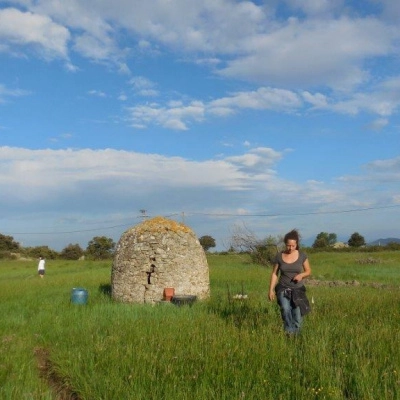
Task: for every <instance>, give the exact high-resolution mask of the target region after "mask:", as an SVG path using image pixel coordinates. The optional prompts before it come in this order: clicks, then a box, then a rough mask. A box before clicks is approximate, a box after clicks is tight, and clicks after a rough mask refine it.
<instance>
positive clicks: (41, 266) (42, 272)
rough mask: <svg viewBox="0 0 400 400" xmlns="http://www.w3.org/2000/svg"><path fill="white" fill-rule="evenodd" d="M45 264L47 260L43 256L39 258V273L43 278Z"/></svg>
mask: <svg viewBox="0 0 400 400" xmlns="http://www.w3.org/2000/svg"><path fill="white" fill-rule="evenodd" d="M45 264H46V261H45V260H44V258H43V257H40V258H39V264H38V274H39V276H40V277H41V278H43V277H44V273H45Z"/></svg>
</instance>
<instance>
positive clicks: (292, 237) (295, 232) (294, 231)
mask: <svg viewBox="0 0 400 400" xmlns="http://www.w3.org/2000/svg"><path fill="white" fill-rule="evenodd" d="M288 240H295V241H296V244H297V246H296V250H298V249H299V242H300V234H299V232H298V230H297V229H292V230H291V231H290V232H288V233H287V234H286V235H285V236H284V238H283V241H284V243H285V244H287V242H288Z"/></svg>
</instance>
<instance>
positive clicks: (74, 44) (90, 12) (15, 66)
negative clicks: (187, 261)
mask: <svg viewBox="0 0 400 400" xmlns="http://www.w3.org/2000/svg"><path fill="white" fill-rule="evenodd" d="M399 19H400V3H399V2H397V1H395V0H382V1H381V0H371V1H362V2H355V1H345V0H304V1H302V2H298V1H296V0H282V1H253V2H251V1H231V0H206V1H201V2H200V1H190V0H170V1H166V0H146V1H136V0H132V1H130V2H126V1H123V0H112V1H111V0H101V1H99V0H96V1H93V0H86V1H76V0H70V1H68V2H62V1H58V0H35V1H31V0H19V1H6V2H4V1H0V138H1V142H0V172H1V173H0V179H1V196H0V210H1V211H0V232H1V233H3V234H7V235H11V236H13V237H14V239H15V240H16V241H18V242H20V243H21V244H22V245H23V246H37V245H48V246H50V247H51V248H53V249H56V250H61V249H62V248H64V247H65V246H67V245H68V244H70V243H79V244H80V245H81V246H82V247H84V248H85V247H86V245H87V243H88V241H89V240H90V239H91V238H93V237H94V236H102V235H105V236H108V237H112V238H113V239H114V240H116V241H117V240H118V239H119V237H120V235H121V234H122V232H124V231H125V230H126V229H128V228H129V227H131V226H133V225H136V224H137V223H139V222H140V221H141V216H142V214H141V212H140V210H146V215H147V216H158V215H162V216H166V217H170V218H173V219H175V220H178V221H181V222H182V221H183V222H184V223H186V224H187V225H189V226H190V227H191V228H192V229H193V230H194V231H195V233H196V234H197V235H198V236H199V237H200V236H203V235H211V236H213V237H214V238H215V239H216V241H217V246H218V247H217V248H218V249H219V250H223V249H227V248H229V245H230V238H231V237H232V234H233V233H234V232H236V231H237V230H238V229H245V230H249V231H251V232H252V233H254V234H255V235H256V236H257V237H259V238H265V237H267V236H269V235H273V236H276V235H281V234H284V233H285V232H287V231H288V230H290V229H292V228H298V229H299V230H300V232H301V234H302V236H303V240H304V241H305V242H308V243H312V241H313V240H314V239H315V236H316V235H317V234H318V233H319V232H322V231H323V232H333V233H336V234H337V235H338V238H339V239H340V240H343V241H347V240H348V238H349V237H350V235H351V234H352V233H353V232H359V233H360V234H362V235H363V236H364V237H365V238H366V240H367V241H372V240H375V239H378V238H386V237H399V236H400V231H399V222H400V218H399V213H400V184H399V182H400V141H399V138H400V119H399V105H400V68H399V67H400V61H399V60H400V58H399V54H400V52H399V49H400V26H399V24H398V21H399Z"/></svg>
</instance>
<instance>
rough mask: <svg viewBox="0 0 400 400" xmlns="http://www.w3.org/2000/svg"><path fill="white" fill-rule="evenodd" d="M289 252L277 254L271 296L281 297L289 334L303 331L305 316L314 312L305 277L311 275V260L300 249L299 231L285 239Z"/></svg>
mask: <svg viewBox="0 0 400 400" xmlns="http://www.w3.org/2000/svg"><path fill="white" fill-rule="evenodd" d="M283 240H284V243H285V247H286V249H285V250H284V251H282V252H280V253H278V254H277V256H276V260H275V263H274V267H273V270H272V274H271V282H270V285H269V294H268V297H269V299H270V300H271V301H273V300H274V299H275V297H277V299H278V304H279V307H280V309H281V316H282V320H283V326H284V329H285V332H286V333H288V334H295V333H299V332H300V327H301V323H302V317H303V315H305V314H307V313H308V312H310V310H311V309H310V304H309V302H308V299H307V296H306V288H305V286H304V281H303V280H304V278H306V277H307V276H309V275H310V274H311V268H310V264H309V261H308V257H307V255H306V254H305V253H303V252H302V251H300V250H299V240H300V236H299V233H298V231H297V230H295V229H294V230H292V231H290V232H288V233H287V234H286V235H285V237H284V239H283Z"/></svg>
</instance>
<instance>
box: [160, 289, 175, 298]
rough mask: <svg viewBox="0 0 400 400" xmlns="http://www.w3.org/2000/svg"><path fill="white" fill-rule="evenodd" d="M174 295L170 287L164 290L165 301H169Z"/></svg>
mask: <svg viewBox="0 0 400 400" xmlns="http://www.w3.org/2000/svg"><path fill="white" fill-rule="evenodd" d="M174 295H175V288H172V287H166V288H164V293H163V296H164V300H165V301H171V299H172V298H173V297H174Z"/></svg>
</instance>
